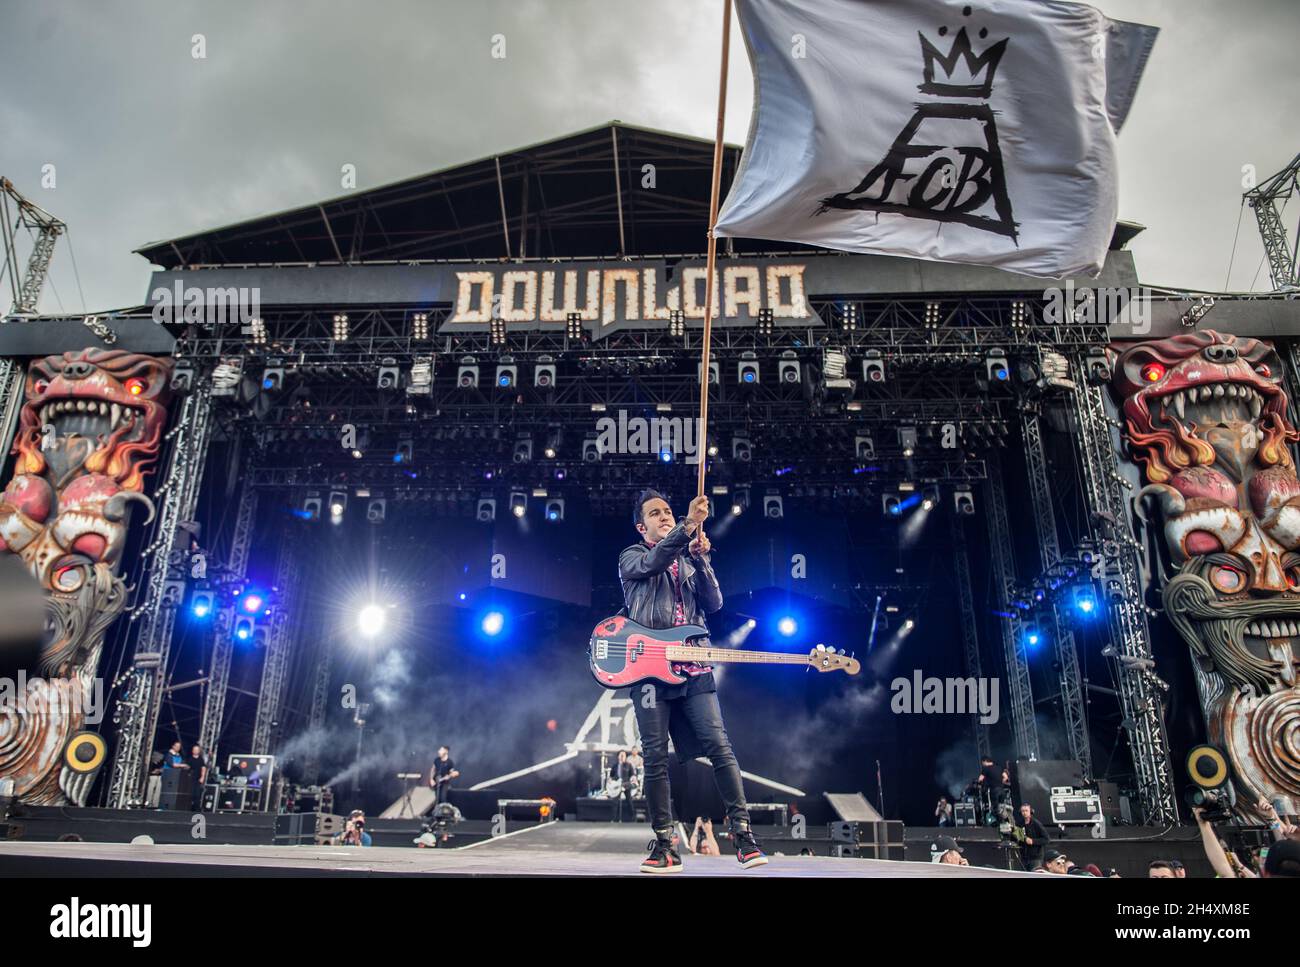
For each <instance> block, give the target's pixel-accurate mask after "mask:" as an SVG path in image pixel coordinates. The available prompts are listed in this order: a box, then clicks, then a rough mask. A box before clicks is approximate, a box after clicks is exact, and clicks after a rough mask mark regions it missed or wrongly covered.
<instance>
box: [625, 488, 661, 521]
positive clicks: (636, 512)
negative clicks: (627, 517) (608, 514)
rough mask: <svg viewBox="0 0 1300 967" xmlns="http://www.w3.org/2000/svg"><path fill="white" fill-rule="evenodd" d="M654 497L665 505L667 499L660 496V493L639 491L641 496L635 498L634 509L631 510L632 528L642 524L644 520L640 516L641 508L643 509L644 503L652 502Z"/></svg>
mask: <svg viewBox="0 0 1300 967" xmlns="http://www.w3.org/2000/svg"><path fill="white" fill-rule="evenodd" d="M656 497H658V498H659V499H660V500H662V501H663V502H664V503H665V504H666V503H668V498H667V497H665V496H664V495H663V494H661V493H660V492H659V491H657V490H649V489H647V490H643V491H641V495H640V496H639V497H637V499H636V507H635V508H633V510H632V526H633V527H635V526H636V525H637V524H640V523H643V520H644V518H643V516H642V513H641V511H642V508H644V507H645V502H646V501H647V500H654V499H655V498H656Z"/></svg>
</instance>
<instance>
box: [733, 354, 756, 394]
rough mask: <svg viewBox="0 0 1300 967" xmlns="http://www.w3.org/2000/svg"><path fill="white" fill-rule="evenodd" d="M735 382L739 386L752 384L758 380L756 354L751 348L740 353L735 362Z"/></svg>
mask: <svg viewBox="0 0 1300 967" xmlns="http://www.w3.org/2000/svg"><path fill="white" fill-rule="evenodd" d="M736 382H738V383H739V384H740V385H741V386H754V385H756V384H757V383H758V382H759V372H758V356H757V354H755V353H754V352H753V351H752V350H746V351H745V352H743V353H741V354H740V362H738V363H737V364H736Z"/></svg>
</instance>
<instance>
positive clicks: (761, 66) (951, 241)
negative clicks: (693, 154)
mask: <svg viewBox="0 0 1300 967" xmlns="http://www.w3.org/2000/svg"><path fill="white" fill-rule="evenodd" d="M737 3H738V4H739V7H738V9H739V13H740V22H741V27H742V29H743V32H744V36H745V43H746V46H747V47H748V49H749V58H750V63H751V64H752V66H753V70H754V92H755V98H754V114H753V117H752V119H751V121H750V130H749V138H748V141H747V142H746V144H745V154H744V157H743V159H742V161H741V166H740V170H739V172H738V173H737V175H736V180H735V184H733V186H732V188H731V191H730V192H729V193H728V195H727V201H726V204H725V206H724V207H723V209H722V211H721V213H720V214H719V216H718V225H717V233H718V234H719V235H734V236H744V237H748V238H767V239H776V240H780V241H787V242H804V243H808V244H811V245H820V246H824V247H826V248H832V249H841V250H843V251H847V252H874V253H880V254H885V255H902V256H909V257H912V258H922V259H931V260H933V261H938V262H966V263H972V264H977V265H993V266H997V267H999V268H1003V269H1008V270H1011V271H1015V272H1022V273H1025V274H1027V275H1033V276H1039V277H1047V278H1060V277H1062V276H1066V275H1085V274H1086V275H1090V276H1095V275H1097V274H1098V273H1099V272H1100V271H1101V266H1102V262H1103V261H1104V259H1105V255H1106V249H1107V246H1108V245H1109V242H1110V238H1111V234H1112V232H1113V230H1114V227H1115V219H1116V216H1117V210H1118V191H1117V184H1116V182H1117V178H1118V174H1117V170H1116V157H1115V155H1116V144H1115V140H1116V138H1115V135H1116V132H1118V130H1119V128H1120V125H1121V124H1122V123H1123V121H1124V118H1125V116H1126V115H1127V114H1128V109H1129V105H1130V104H1131V103H1132V100H1133V95H1134V93H1135V91H1136V90H1137V84H1138V80H1139V78H1140V77H1141V75H1142V69H1143V68H1144V67H1145V65H1146V60H1147V57H1148V56H1149V55H1150V52H1151V46H1152V44H1153V43H1154V42H1155V35H1156V29H1155V28H1154V27H1147V26H1143V25H1141V24H1129V23H1122V22H1119V21H1113V20H1108V19H1107V18H1106V17H1104V16H1102V14H1101V13H1099V12H1098V11H1097V10H1095V9H1094V8H1092V7H1089V6H1087V5H1085V4H1081V3H1067V2H1063V0H984V2H982V3H970V4H966V3H961V2H950V0H737Z"/></svg>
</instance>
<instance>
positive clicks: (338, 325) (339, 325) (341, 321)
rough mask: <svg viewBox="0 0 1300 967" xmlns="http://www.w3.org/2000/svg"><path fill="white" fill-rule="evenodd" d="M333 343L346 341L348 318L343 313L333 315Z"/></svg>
mask: <svg viewBox="0 0 1300 967" xmlns="http://www.w3.org/2000/svg"><path fill="white" fill-rule="evenodd" d="M333 333H334V341H335V342H347V341H348V316H347V313H345V312H339V313H335V315H334V330H333Z"/></svg>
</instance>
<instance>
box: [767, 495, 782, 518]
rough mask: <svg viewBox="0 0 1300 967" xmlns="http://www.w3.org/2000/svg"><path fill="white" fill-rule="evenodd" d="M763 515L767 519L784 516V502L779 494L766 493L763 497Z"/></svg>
mask: <svg viewBox="0 0 1300 967" xmlns="http://www.w3.org/2000/svg"><path fill="white" fill-rule="evenodd" d="M763 516H764V517H766V518H767V519H768V520H780V519H781V518H783V517H784V516H785V503H784V501H782V499H781V496H780V495H779V494H766V495H765V496H764V497H763Z"/></svg>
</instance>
